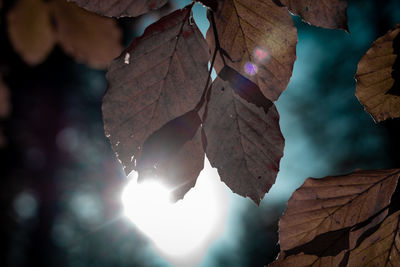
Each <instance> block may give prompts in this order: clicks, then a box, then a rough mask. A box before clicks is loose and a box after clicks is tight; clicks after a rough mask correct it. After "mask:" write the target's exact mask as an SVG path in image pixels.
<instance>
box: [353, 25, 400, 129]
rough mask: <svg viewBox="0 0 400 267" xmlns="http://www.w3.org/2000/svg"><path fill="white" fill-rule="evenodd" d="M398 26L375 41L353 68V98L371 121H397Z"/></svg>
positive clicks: (399, 80) (399, 78) (399, 96)
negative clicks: (359, 103) (354, 94)
mask: <svg viewBox="0 0 400 267" xmlns="http://www.w3.org/2000/svg"><path fill="white" fill-rule="evenodd" d="M399 32H400V24H399V25H397V27H396V28H395V29H394V30H391V31H389V32H388V33H386V34H385V35H384V36H382V37H380V38H378V39H377V40H376V41H375V42H374V43H373V44H372V46H371V48H370V49H369V50H368V51H367V53H366V54H365V55H364V56H363V57H362V58H361V60H360V62H359V63H358V68H357V74H356V79H357V88H356V96H357V98H358V99H359V100H360V102H361V104H363V106H364V108H365V110H366V111H367V112H368V113H369V114H371V116H372V117H373V118H374V120H375V121H377V122H380V121H383V120H386V119H387V118H398V117H400V57H399V55H400V34H399Z"/></svg>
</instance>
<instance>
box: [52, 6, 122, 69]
mask: <svg viewBox="0 0 400 267" xmlns="http://www.w3.org/2000/svg"><path fill="white" fill-rule="evenodd" d="M49 5H50V6H51V12H52V15H53V16H54V18H55V19H56V28H55V36H56V38H57V40H58V42H59V44H60V45H61V46H62V48H63V49H64V51H65V52H66V53H67V54H70V55H71V56H72V57H74V58H75V60H76V61H78V62H82V63H87V64H88V65H90V66H91V67H94V68H105V67H107V66H108V64H109V63H110V62H111V60H112V59H114V58H115V57H117V56H118V55H119V54H120V53H121V50H122V47H121V44H120V40H121V32H120V30H119V29H118V27H117V25H116V22H115V21H114V20H112V19H107V18H103V17H100V16H98V15H95V14H93V13H90V12H88V11H86V10H83V9H82V8H79V7H78V6H76V5H75V4H72V3H67V2H66V1H65V0H53V1H51V2H50V3H49Z"/></svg>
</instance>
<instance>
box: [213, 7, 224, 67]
mask: <svg viewBox="0 0 400 267" xmlns="http://www.w3.org/2000/svg"><path fill="white" fill-rule="evenodd" d="M210 13H211V15H210V17H211V25H212V28H213V33H214V39H215V51H219V54H220V56H221V58H222V62H223V63H224V66H226V62H225V58H224V53H222V52H221V44H220V42H219V37H218V32H217V26H216V23H215V18H214V12H213V11H210Z"/></svg>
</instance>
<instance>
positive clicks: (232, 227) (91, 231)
mask: <svg viewBox="0 0 400 267" xmlns="http://www.w3.org/2000/svg"><path fill="white" fill-rule="evenodd" d="M189 2H190V1H184V0H182V1H175V2H173V3H171V4H170V8H173V7H177V6H179V7H182V6H184V5H185V4H187V3H189ZM12 5H13V1H5V3H3V8H2V10H1V12H0V20H1V23H0V29H1V31H0V45H1V50H0V72H1V73H2V75H3V79H4V81H5V83H6V84H7V85H8V87H9V89H10V93H11V105H12V112H11V114H10V116H9V118H7V119H6V120H4V121H2V123H3V126H4V131H5V136H6V139H7V145H6V146H5V147H3V148H0V183H1V184H0V198H1V199H0V205H1V209H0V212H1V217H0V218H1V221H0V242H1V248H0V253H1V256H0V266H77V267H78V266H149V267H150V266H151V267H153V266H160V267H161V266H169V263H168V261H167V260H165V259H164V258H163V257H161V256H159V255H158V254H157V252H155V251H154V250H153V249H152V245H151V242H150V241H149V240H148V239H147V237H146V236H144V235H143V234H141V233H140V232H139V231H138V230H137V229H136V228H135V226H134V225H133V224H132V223H131V222H129V221H128V220H124V219H118V218H120V217H119V215H120V214H121V202H120V197H119V195H120V193H121V190H122V188H123V186H124V184H125V177H124V175H123V173H122V169H121V166H120V164H119V163H118V161H117V159H116V158H115V156H114V153H113V152H112V150H111V147H110V144H109V142H108V140H107V139H106V137H105V136H104V132H103V125H102V118H101V99H102V96H103V94H104V92H105V90H106V87H107V82H106V80H105V78H104V74H105V71H98V70H93V69H90V68H88V67H87V66H85V65H82V64H78V63H75V61H74V60H73V59H71V58H70V57H68V56H66V55H65V54H64V53H63V52H62V50H61V49H60V48H59V47H56V48H55V49H54V50H53V52H52V53H51V54H50V56H49V57H48V58H47V60H46V61H45V62H43V63H42V64H40V65H38V66H36V67H29V66H27V65H26V64H24V63H23V62H22V61H21V59H20V57H19V56H18V55H17V54H16V53H15V52H14V50H13V48H12V46H11V45H10V42H9V40H8V37H7V30H6V20H5V14H6V13H7V11H8V10H9V9H10V8H11V7H12ZM164 11H165V10H164ZM166 12H167V13H168V11H166ZM159 14H160V13H159V12H153V13H152V14H148V15H145V16H143V17H140V18H139V19H135V20H133V19H127V18H124V19H121V20H119V24H120V26H121V27H122V28H123V29H124V33H125V35H124V44H125V45H127V44H128V43H129V42H130V40H131V39H132V38H133V37H134V36H137V35H139V34H141V32H142V31H143V28H144V27H145V26H146V25H148V24H149V23H151V22H153V21H154V20H155V19H157V16H159ZM348 17H349V29H350V34H347V33H346V32H344V31H339V30H325V29H321V28H316V27H311V26H309V25H307V24H305V23H303V22H301V20H300V19H299V18H298V17H293V19H294V21H295V23H296V25H297V27H298V38H299V42H298V45H297V61H296V63H295V66H294V71H293V76H292V79H291V82H290V84H289V87H288V89H287V90H286V91H285V92H284V93H283V94H282V96H281V98H280V99H279V100H278V102H277V107H278V110H279V112H280V115H281V121H280V123H281V128H282V132H283V135H284V137H285V139H286V146H285V151H284V154H285V155H284V157H283V159H282V161H281V170H280V173H279V175H278V178H277V183H276V184H275V186H273V188H272V189H271V191H270V193H269V194H267V195H266V197H265V198H264V200H263V201H262V203H261V205H260V207H257V206H255V205H254V203H252V202H251V201H250V200H249V199H244V198H241V197H239V196H235V195H233V194H232V193H231V196H230V198H231V201H230V207H229V211H228V216H227V218H226V223H225V230H224V232H223V233H222V235H221V236H220V237H219V238H218V239H217V240H216V241H215V242H214V243H213V244H212V245H211V246H210V247H209V249H208V250H207V253H206V255H205V257H204V258H203V259H202V261H201V263H200V264H199V266H204V267H205V266H211V267H212V266H221V267H222V266H257V267H258V266H263V265H266V264H267V263H269V262H271V261H273V260H274V258H275V257H276V256H277V253H278V251H279V246H278V245H277V240H278V235H277V230H278V226H277V222H278V218H279V216H280V214H281V213H282V212H283V210H284V209H285V204H286V201H287V200H288V198H289V197H290V195H291V193H292V192H293V191H294V190H295V189H296V188H297V187H299V186H300V185H301V184H302V182H303V181H304V180H305V179H306V178H307V177H324V176H328V175H337V174H343V173H346V172H350V171H352V170H354V169H358V168H362V169H377V168H391V167H399V166H400V156H399V152H398V151H400V144H399V136H400V122H399V120H398V119H397V120H388V121H386V122H383V123H380V124H375V123H374V122H373V120H372V118H371V117H370V116H369V115H368V114H367V113H366V112H364V110H363V107H362V106H361V104H360V103H359V102H358V100H357V98H356V97H355V95H354V92H355V80H354V74H355V72H356V68H357V63H358V61H359V60H360V59H361V57H362V55H363V54H364V53H365V52H366V51H367V49H368V48H369V47H370V45H371V43H372V41H374V40H375V39H376V38H378V37H379V36H381V35H383V34H384V33H386V32H387V31H388V30H389V29H391V28H393V27H394V26H395V25H396V24H397V23H400V2H399V1H396V0H388V1H378V0H368V1H366V0H349V8H348ZM195 19H196V21H197V23H198V24H199V27H200V28H201V29H202V30H203V31H204V30H206V28H207V26H208V22H207V21H206V18H205V9H204V8H203V7H201V6H200V5H199V4H197V5H196V7H195Z"/></svg>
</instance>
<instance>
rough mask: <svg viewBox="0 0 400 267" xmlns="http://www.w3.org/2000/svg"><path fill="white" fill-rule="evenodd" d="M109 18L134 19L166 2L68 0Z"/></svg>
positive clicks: (146, 0)
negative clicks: (126, 17)
mask: <svg viewBox="0 0 400 267" xmlns="http://www.w3.org/2000/svg"><path fill="white" fill-rule="evenodd" d="M68 1H71V2H75V3H77V4H78V5H79V6H81V7H83V8H85V9H87V10H89V11H91V12H95V13H98V14H101V15H104V16H109V17H125V16H128V17H136V16H139V15H142V14H145V13H147V12H149V11H150V10H153V9H158V8H160V7H162V6H163V5H165V4H166V3H167V2H168V0H107V1H104V0H68Z"/></svg>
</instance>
